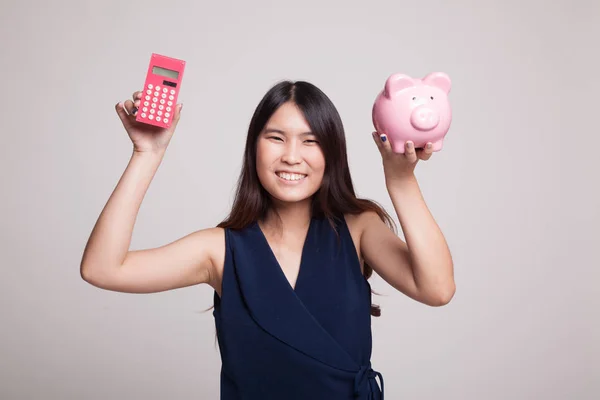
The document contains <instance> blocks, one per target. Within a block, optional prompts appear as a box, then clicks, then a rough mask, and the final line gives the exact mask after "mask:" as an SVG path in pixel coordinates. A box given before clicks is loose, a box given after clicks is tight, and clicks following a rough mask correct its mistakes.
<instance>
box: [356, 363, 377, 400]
mask: <svg viewBox="0 0 600 400" xmlns="http://www.w3.org/2000/svg"><path fill="white" fill-rule="evenodd" d="M377 377H379V380H380V381H381V390H379V386H378V385H377V380H376V379H375V378H377ZM354 397H355V398H356V399H360V400H379V399H381V400H383V376H381V373H379V372H377V371H374V370H373V369H372V368H371V366H370V365H363V366H362V367H360V370H359V371H358V373H357V374H356V377H355V378H354Z"/></svg>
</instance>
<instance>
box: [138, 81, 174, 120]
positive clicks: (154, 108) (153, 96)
mask: <svg viewBox="0 0 600 400" xmlns="http://www.w3.org/2000/svg"><path fill="white" fill-rule="evenodd" d="M144 93H145V96H144V103H143V105H144V107H143V108H142V113H141V114H140V116H141V117H142V118H148V119H149V120H151V121H156V122H163V123H165V124H166V123H168V122H169V119H170V118H171V106H172V105H173V100H175V96H174V95H175V90H174V89H170V90H169V88H166V87H162V86H160V85H153V84H151V83H149V84H148V86H147V87H146V91H145V92H144ZM163 110H164V111H163Z"/></svg>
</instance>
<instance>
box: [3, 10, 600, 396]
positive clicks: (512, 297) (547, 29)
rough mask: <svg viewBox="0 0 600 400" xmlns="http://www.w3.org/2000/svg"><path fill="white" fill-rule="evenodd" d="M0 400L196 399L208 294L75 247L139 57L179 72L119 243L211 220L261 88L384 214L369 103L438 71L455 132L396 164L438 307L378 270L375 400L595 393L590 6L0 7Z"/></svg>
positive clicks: (114, 142)
mask: <svg viewBox="0 0 600 400" xmlns="http://www.w3.org/2000/svg"><path fill="white" fill-rule="evenodd" d="M0 15H1V19H0V32H1V48H0V50H1V53H0V57H1V58H2V62H1V63H0V76H1V78H2V92H3V96H2V98H1V100H0V102H1V108H0V113H1V119H0V120H1V121H2V122H1V123H2V128H0V129H1V132H2V146H0V154H1V159H0V174H1V175H0V176H1V179H2V180H1V183H2V185H1V188H2V196H1V197H0V202H1V204H0V205H1V210H2V224H1V229H0V233H1V235H2V241H1V243H0V245H1V262H2V269H1V279H0V286H1V288H0V312H1V315H0V398H2V399H90V400H92V399H94V400H95V399H183V400H185V399H217V398H218V393H219V371H220V357H219V352H218V347H217V344H216V341H215V327H214V320H213V316H212V311H208V312H204V310H206V309H208V308H209V307H210V306H211V305H212V296H213V291H212V290H211V288H210V287H209V286H207V285H201V286H195V287H189V288H185V289H180V290H175V291H170V292H163V293H155V294H144V295H140V294H124V293H115V292H110V291H105V290H100V289H98V288H95V287H93V286H91V285H89V284H87V283H86V282H84V281H83V280H82V279H81V277H80V275H79V263H80V260H81V255H82V252H83V249H84V246H85V243H86V241H87V239H88V236H89V234H90V231H91V229H92V227H93V225H94V223H95V221H96V219H97V218H98V215H99V213H100V211H101V210H102V207H103V206H104V204H105V203H106V201H107V199H108V197H109V195H110V193H111V192H112V190H113V189H114V187H115V185H116V183H117V181H118V180H119V178H120V176H121V174H122V173H123V171H124V169H125V167H126V165H127V163H128V161H129V157H130V156H131V150H132V146H131V142H130V141H129V139H128V137H127V135H126V133H125V131H124V129H123V128H122V125H121V122H120V121H119V119H118V117H117V115H116V114H115V110H114V106H115V104H116V103H117V102H118V101H121V100H125V99H127V98H129V97H130V96H131V94H132V93H133V92H134V91H135V90H139V89H141V86H142V85H143V82H144V78H145V73H146V69H147V66H148V62H149V60H150V55H151V53H153V52H156V53H160V54H164V55H167V56H171V57H176V58H181V59H184V60H186V61H187V67H186V71H185V76H184V78H183V84H182V87H181V94H180V101H181V102H183V103H184V105H185V107H184V108H183V112H182V117H181V122H180V124H179V126H178V129H177V132H176V133H175V136H174V138H173V140H172V142H171V145H170V147H169V150H168V152H167V154H166V156H165V159H164V161H163V163H162V165H161V167H160V169H159V170H158V173H157V175H156V177H155V179H154V181H153V182H152V184H151V186H150V189H149V191H148V193H147V196H146V198H145V200H144V202H143V204H142V207H141V210H140V213H139V217H138V219H137V224H136V226H135V230H134V235H133V241H132V249H140V248H149V247H155V246H160V245H163V244H166V243H168V242H171V241H173V240H175V239H177V238H179V237H181V236H183V235H186V234H188V233H190V232H192V231H195V230H197V229H202V228H206V227H210V226H214V225H216V224H217V223H218V222H220V221H221V220H222V219H223V218H224V217H225V216H226V214H227V212H228V210H229V207H230V205H231V201H232V199H233V193H234V191H233V190H234V187H235V182H236V179H237V176H238V172H239V170H240V167H241V156H242V152H243V148H244V141H245V136H246V131H247V128H248V123H249V121H250V117H251V115H252V112H253V111H254V108H255V106H256V105H257V104H258V102H259V100H260V98H261V97H262V96H263V95H264V93H265V92H266V91H267V90H268V89H269V88H270V87H271V86H272V85H273V84H275V83H276V82H278V81H279V80H281V79H292V80H308V81H310V82H312V83H314V84H316V85H317V86H318V87H320V88H321V89H323V91H324V92H325V93H326V94H327V95H328V96H330V98H331V99H332V101H333V102H334V103H335V105H336V106H337V107H338V110H339V112H340V114H341V116H342V119H343V121H344V125H345V128H346V134H347V141H348V152H349V158H350V167H351V170H352V174H353V179H354V183H355V186H356V190H357V192H358V194H359V195H360V196H363V197H368V198H371V199H375V200H377V201H379V202H381V203H382V204H383V205H384V206H385V207H386V208H387V210H388V211H390V212H391V213H392V214H393V216H394V217H395V213H394V210H393V208H392V204H391V201H390V199H389V196H388V193H387V191H386V188H385V185H384V180H383V171H382V165H381V159H380V155H379V153H378V151H377V149H376V147H375V144H374V143H373V141H372V138H371V132H372V130H373V126H372V122H371V107H372V104H373V101H374V99H375V96H376V95H377V93H378V92H379V91H380V90H381V88H382V87H383V83H384V82H385V79H387V77H388V76H389V75H390V74H392V73H394V72H404V73H406V74H409V75H411V76H415V77H422V76H424V75H426V74H427V73H429V72H432V71H444V72H446V73H448V74H449V75H450V77H451V78H452V82H453V87H452V91H451V93H450V100H451V103H452V106H453V112H454V119H453V123H452V126H451V129H450V132H449V133H448V136H447V137H446V143H445V147H444V149H443V150H442V151H441V152H440V153H436V154H435V155H434V156H433V157H432V158H431V159H430V160H429V161H427V162H422V163H420V164H419V165H418V167H417V170H416V173H417V176H418V178H419V182H420V185H421V188H422V190H423V193H424V195H425V198H426V201H427V204H428V205H429V207H430V209H431V211H432V212H433V214H434V216H435V218H436V220H437V221H438V223H439V224H440V226H441V227H442V230H443V232H444V234H445V235H446V238H447V240H448V242H449V245H450V247H451V250H452V254H453V257H454V262H455V273H456V283H457V292H456V295H455V297H454V298H453V300H452V302H451V303H450V304H448V305H447V306H445V307H440V308H433V307H428V306H426V305H423V304H420V303H417V302H415V301H413V300H411V299H409V298H407V297H406V296H404V295H402V294H401V293H399V292H397V291H395V290H394V289H392V288H391V287H390V286H389V285H387V284H386V283H385V282H383V281H382V280H381V279H380V278H379V277H377V276H374V277H373V278H372V280H371V282H372V285H373V288H374V290H375V291H376V292H377V293H379V295H376V296H374V302H375V303H377V304H380V305H381V307H382V312H383V315H382V316H381V317H380V318H374V319H373V335H374V348H373V358H372V360H373V367H374V369H377V370H379V371H381V372H382V374H383V376H384V379H385V389H386V398H387V399H415V400H416V399H442V398H443V399H477V400H480V399H486V400H487V399H489V400H494V399H545V400H549V399H598V398H600V357H599V352H600V345H599V340H600V328H599V326H600V324H599V319H600V312H599V311H598V310H599V308H600V307H599V306H600V295H599V294H600V293H599V290H598V285H599V278H600V273H599V272H598V270H599V269H600V261H599V259H598V252H597V249H598V247H599V245H600V234H599V233H598V226H599V225H600V214H599V206H600V195H599V190H598V186H599V182H600V178H599V177H598V175H599V172H600V161H599V160H598V155H597V154H598V153H597V151H598V148H599V146H600V139H599V136H600V128H599V126H600V125H599V120H598V118H599V116H600V100H599V97H598V93H599V92H600V86H599V79H598V78H599V74H600V73H599V71H600V63H599V53H598V48H599V47H598V46H599V42H600V4H599V2H598V1H596V0H588V1H572V0H571V1H566V0H562V1H556V0H555V1H504V0H503V1H500V0H497V1H487V2H481V1H452V2H445V1H440V0H434V1H426V2H417V1H373V2H368V1H335V2H334V1H323V0H321V1H294V2H291V1H290V2H287V1H277V2H275V1H266V0H254V1H237V2H217V1H210V2H209V1H150V0H146V1H139V0H130V1H75V0H73V1H71V2H65V1H58V2H56V1H55V2H46V1H40V0H37V1H33V2H17V1H2V5H1V8H0Z"/></svg>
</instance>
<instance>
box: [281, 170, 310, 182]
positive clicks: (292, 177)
mask: <svg viewBox="0 0 600 400" xmlns="http://www.w3.org/2000/svg"><path fill="white" fill-rule="evenodd" d="M275 174H276V175H277V176H278V177H280V178H281V179H283V180H284V181H289V182H295V181H301V180H302V179H304V178H306V175H304V174H294V173H289V172H276V173H275Z"/></svg>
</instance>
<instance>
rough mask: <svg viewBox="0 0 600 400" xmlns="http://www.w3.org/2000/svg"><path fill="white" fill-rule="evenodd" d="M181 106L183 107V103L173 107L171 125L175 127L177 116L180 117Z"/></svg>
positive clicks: (177, 120)
mask: <svg viewBox="0 0 600 400" xmlns="http://www.w3.org/2000/svg"><path fill="white" fill-rule="evenodd" d="M182 108H183V103H179V104H177V106H176V107H175V112H174V113H173V121H172V125H173V127H176V126H177V123H178V122H179V118H180V117H181V109H182Z"/></svg>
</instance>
